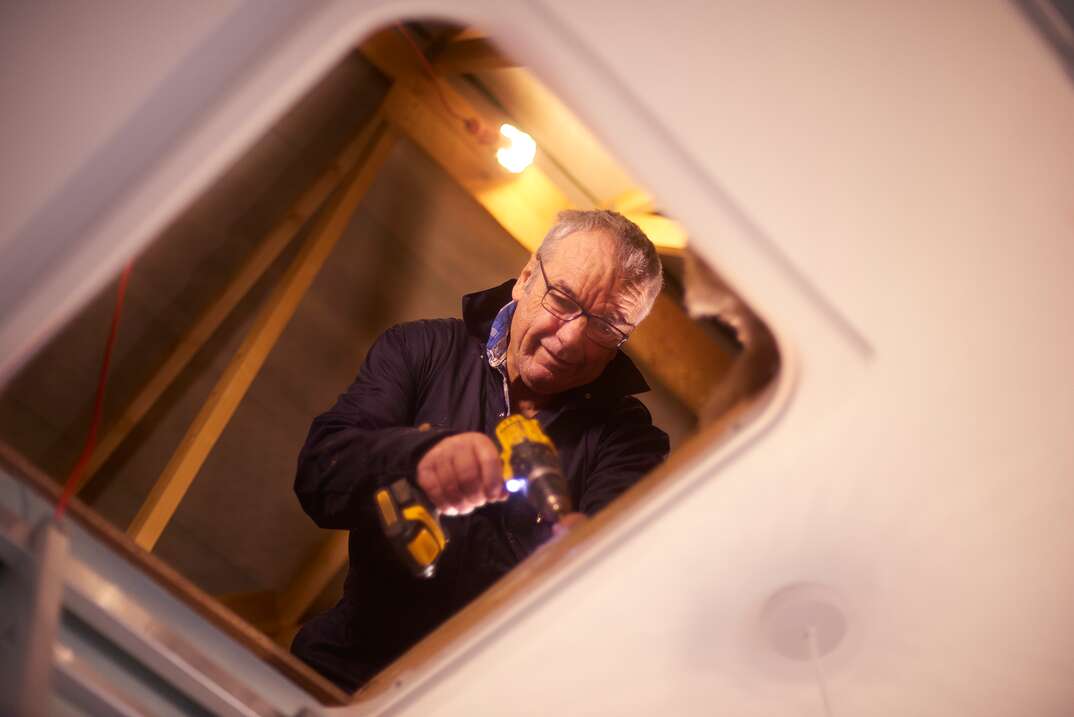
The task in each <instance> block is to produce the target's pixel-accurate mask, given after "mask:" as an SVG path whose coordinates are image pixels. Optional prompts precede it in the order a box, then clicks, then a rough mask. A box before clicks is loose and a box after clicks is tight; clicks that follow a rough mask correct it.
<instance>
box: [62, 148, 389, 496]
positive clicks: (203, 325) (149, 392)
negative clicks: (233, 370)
mask: <svg viewBox="0 0 1074 717" xmlns="http://www.w3.org/2000/svg"><path fill="white" fill-rule="evenodd" d="M368 143H369V137H368V136H367V135H359V136H357V137H355V139H354V140H353V141H352V142H351V143H350V144H348V145H347V146H346V147H345V148H344V149H343V151H342V152H341V153H340V155H339V157H338V158H337V159H336V161H334V162H333V163H332V164H331V165H329V166H328V167H327V168H326V169H325V171H324V172H322V173H321V175H320V176H319V177H317V179H316V180H314V182H313V183H312V184H311V185H310V186H309V188H307V189H306V190H305V191H304V192H303V193H302V194H301V195H300V196H299V197H298V199H296V200H295V202H294V203H293V204H292V205H291V207H290V209H289V210H288V211H287V212H286V214H284V216H283V218H282V219H280V220H279V221H278V222H277V223H276V225H275V226H273V228H272V229H271V230H269V232H268V234H266V235H265V238H264V239H263V240H262V241H261V242H260V244H258V246H257V248H256V249H255V250H254V251H253V253H252V254H251V255H250V256H249V258H247V259H246V261H245V262H244V263H243V264H242V266H241V267H240V268H239V270H238V272H236V274H235V276H233V277H232V278H231V280H230V281H229V282H228V284H227V286H226V287H224V290H223V291H222V292H220V294H219V295H218V296H217V297H216V298H215V299H214V300H213V302H212V303H211V304H209V306H207V307H206V308H205V309H204V310H203V311H202V312H201V314H200V315H199V316H198V317H197V319H195V321H194V323H193V324H192V325H191V326H190V328H189V329H187V331H186V333H184V334H183V336H182V337H181V338H180V339H179V342H178V343H177V344H176V346H175V348H174V349H173V350H172V352H171V354H169V356H168V357H167V358H166V359H165V360H164V362H163V363H161V364H160V366H159V367H158V368H157V370H156V371H155V372H154V373H153V375H152V376H151V377H150V378H149V380H148V381H147V382H146V383H145V384H144V385H143V386H142V387H141V388H140V389H139V390H138V393H137V394H135V396H134V398H133V399H131V401H130V402H129V403H128V404H127V405H126V406H125V407H124V408H123V411H122V412H121V413H120V415H119V419H118V420H116V421H115V423H113V424H111V425H110V426H109V427H108V429H107V431H106V432H105V434H104V435H103V436H102V437H101V440H100V442H99V443H98V444H97V447H96V449H95V450H94V452H93V457H92V458H91V460H90V463H89V467H88V468H87V470H86V472H85V474H84V475H83V476H82V478H81V479H80V481H79V484H78V486H77V487H76V490H78V489H81V488H82V486H84V485H85V484H86V483H87V482H88V481H89V480H90V479H91V478H92V477H93V476H94V475H95V474H96V473H97V472H98V471H99V470H100V469H101V467H102V466H103V465H104V464H105V463H106V462H107V461H108V459H109V458H110V457H111V456H112V455H113V454H114V453H115V451H116V450H117V449H118V448H119V447H120V446H121V445H123V442H124V441H125V440H126V439H127V437H128V436H129V435H130V434H131V432H132V431H133V430H134V428H135V427H136V426H137V425H138V424H139V423H140V422H141V421H142V419H143V418H145V416H146V414H148V413H149V411H150V410H151V409H152V408H153V406H154V405H155V404H156V402H157V401H158V400H160V397H161V396H163V395H164V392H165V391H167V390H168V388H169V387H170V386H171V385H172V383H174V382H175V380H176V379H177V378H178V377H179V376H180V375H181V374H182V372H183V370H184V369H185V368H186V367H187V365H189V363H190V361H191V360H192V359H193V358H194V356H196V355H197V353H198V351H199V350H201V347H202V346H203V345H204V344H205V342H206V341H208V340H209V338H210V337H211V336H212V335H213V333H215V332H216V330H217V329H218V328H219V327H220V325H221V324H223V322H224V320H225V319H226V318H227V317H228V316H229V315H230V314H231V312H232V311H233V310H234V309H235V307H236V306H238V304H239V302H240V301H242V298H243V297H244V296H246V294H247V293H249V291H250V289H251V288H252V287H253V286H254V284H256V283H257V281H258V280H259V279H260V278H261V277H262V276H263V275H264V273H265V271H266V270H268V268H269V267H270V266H271V265H272V263H273V262H274V261H275V260H276V259H277V257H279V255H280V253H281V252H282V251H283V250H284V249H285V248H286V247H287V245H288V244H290V243H291V241H292V240H293V239H294V237H295V235H296V234H297V233H298V231H299V229H301V228H302V227H303V226H304V225H305V223H306V222H307V221H309V219H310V218H311V217H312V216H313V215H314V213H315V212H316V211H317V209H319V208H320V206H321V205H322V204H323V203H324V201H325V200H326V199H327V198H328V196H329V195H330V194H331V193H332V191H333V190H334V189H335V188H336V187H338V186H339V183H340V180H341V179H342V178H343V177H344V176H345V175H346V174H347V173H348V172H350V171H351V170H352V169H354V167H355V165H356V164H357V162H358V161H359V159H361V157H362V156H363V152H364V151H365V150H366V149H367V148H368Z"/></svg>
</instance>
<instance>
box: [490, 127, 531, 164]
mask: <svg viewBox="0 0 1074 717" xmlns="http://www.w3.org/2000/svg"><path fill="white" fill-rule="evenodd" d="M500 134H501V135H503V136H504V137H505V138H507V141H508V144H507V146H505V147H500V148H499V149H498V150H496V159H497V160H499V162H500V164H502V165H503V166H504V169H506V170H507V171H509V172H514V173H515V174H518V173H519V172H521V171H522V170H524V169H525V168H526V167H528V166H530V165H531V164H533V158H534V157H535V156H536V154H537V143H536V142H534V141H533V137H530V136H529V135H528V134H526V133H525V132H523V131H522V130H520V129H518V128H517V127H514V126H512V125H509V124H506V123H505V124H502V125H500Z"/></svg>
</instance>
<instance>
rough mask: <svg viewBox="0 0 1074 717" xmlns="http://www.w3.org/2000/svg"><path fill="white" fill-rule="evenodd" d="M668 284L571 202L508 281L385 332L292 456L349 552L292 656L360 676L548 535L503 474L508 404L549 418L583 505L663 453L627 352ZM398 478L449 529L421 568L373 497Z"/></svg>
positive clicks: (629, 233) (333, 673)
mask: <svg viewBox="0 0 1074 717" xmlns="http://www.w3.org/2000/svg"><path fill="white" fill-rule="evenodd" d="M661 285H662V273H661V266H660V260H659V258H658V256H657V254H656V251H655V249H654V248H653V245H652V243H651V242H650V241H649V240H648V238H647V237H646V236H645V235H644V234H643V233H642V232H641V230H640V229H639V228H638V227H637V226H636V225H634V224H633V223H632V222H630V221H628V220H627V219H625V218H624V217H622V216H621V215H619V214H616V213H614V212H607V211H592V212H582V211H569V212H563V213H562V214H560V216H559V218H558V221H557V223H556V225H555V226H553V227H552V229H551V230H550V231H549V233H548V235H547V236H546V237H545V239H544V242H543V243H542V244H541V247H540V248H539V249H538V250H537V252H536V253H535V254H534V256H533V257H532V258H531V259H530V260H529V262H528V263H527V264H526V266H525V267H524V268H523V269H522V273H521V274H520V275H519V277H518V280H517V282H516V281H514V280H512V281H509V282H507V283H505V284H503V285H501V286H499V287H497V288H495V289H491V290H489V291H484V292H479V293H476V294H470V295H468V296H466V297H465V298H464V299H463V319H462V320H461V321H460V320H457V319H441V320H433V321H416V322H412V323H408V324H402V325H399V326H395V327H393V328H391V329H389V330H388V331H386V332H385V333H384V334H383V335H381V337H380V338H379V339H378V340H377V341H376V343H375V344H374V345H373V347H372V348H370V350H369V353H368V354H367V356H366V359H365V363H364V364H363V366H362V369H361V371H360V372H359V375H358V378H357V379H356V380H355V382H354V384H353V385H352V386H351V387H350V388H349V389H348V391H347V392H346V393H345V394H343V396H341V397H340V399H339V401H338V402H337V403H336V405H335V406H334V407H333V408H332V409H331V410H330V411H328V412H327V413H325V414H323V415H321V416H320V417H318V418H317V419H316V420H315V421H314V422H313V426H312V428H311V429H310V434H309V438H308V439H307V441H306V445H305V446H304V447H303V449H302V452H301V454H300V456H299V464H298V475H297V478H296V480H295V492H296V493H297V494H298V498H299V500H300V501H301V503H302V506H303V508H304V509H305V511H306V512H307V513H308V514H309V515H310V516H311V517H312V518H313V519H314V521H316V523H317V524H318V525H320V526H321V527H322V528H336V529H345V530H350V543H349V550H350V569H349V572H348V575H347V581H346V584H345V587H344V591H343V598H342V599H341V600H340V602H339V604H337V605H336V607H335V608H333V609H332V610H331V611H329V612H328V613H326V614H325V615H321V616H319V617H317V618H314V619H313V620H311V621H310V622H308V623H307V624H306V625H305V626H304V627H303V628H302V630H301V631H300V632H299V633H298V635H297V636H296V638H295V642H294V644H293V645H292V650H293V651H294V652H295V654H296V655H298V656H299V657H301V658H302V659H303V660H305V661H306V662H307V663H309V664H310V665H312V666H313V667H314V668H316V669H317V670H319V671H320V672H321V673H322V674H324V675H325V676H327V677H328V678H329V679H331V680H333V681H334V682H336V683H337V684H339V685H340V686H341V687H343V688H344V689H346V690H348V691H351V690H354V689H355V688H357V687H358V686H359V685H361V684H362V683H363V682H365V681H366V680H368V679H369V678H370V677H372V676H373V675H374V674H375V673H376V672H378V671H379V670H380V669H382V668H383V667H384V666H385V665H387V664H388V663H389V662H391V661H392V660H394V659H395V658H396V657H397V656H399V655H400V654H401V653H402V652H403V651H405V650H406V649H407V648H408V647H409V646H410V645H411V644H413V643H414V642H416V641H417V640H419V639H421V637H423V636H424V635H425V634H426V633H428V632H429V631H430V630H432V629H433V628H435V627H436V626H437V625H438V624H440V623H441V622H443V621H444V620H445V619H446V618H447V617H449V616H450V615H451V614H452V613H454V612H455V611H457V610H458V609H459V608H461V607H462V606H463V605H465V604H466V603H467V602H469V601H470V600H471V599H472V598H474V597H475V596H477V595H478V594H479V593H480V592H481V591H483V590H484V589H485V588H486V587H488V586H489V585H490V584H492V583H493V582H494V581H495V580H496V579H497V578H499V577H501V576H502V575H503V574H505V573H506V572H507V571H508V570H510V569H511V568H512V567H513V566H515V565H516V564H517V563H518V562H519V561H521V560H522V559H523V558H525V557H526V556H527V555H528V554H529V553H531V552H532V551H533V550H535V549H536V548H537V547H538V546H539V545H540V544H541V543H542V542H544V541H545V540H547V539H548V538H549V537H550V534H551V529H550V528H549V526H548V525H547V524H541V523H539V522H538V521H537V516H536V513H535V512H534V510H533V509H532V508H531V507H530V505H529V504H528V503H527V502H526V501H525V500H524V499H523V498H521V497H520V496H511V497H508V495H507V493H506V492H505V490H504V486H503V478H502V468H501V465H500V458H499V453H498V451H497V449H496V446H495V444H494V443H493V441H492V439H491V438H490V437H489V436H491V435H493V431H494V428H495V426H496V424H497V423H498V422H499V421H500V419H501V418H502V417H503V416H505V415H507V414H508V413H509V412H510V413H522V414H525V415H526V416H529V417H536V418H537V420H538V421H539V422H540V423H541V426H542V428H543V429H544V431H545V432H546V433H547V434H548V436H549V437H550V438H551V439H552V441H553V442H554V443H555V444H556V447H557V449H558V452H559V457H560V461H561V463H562V465H563V469H564V473H565V475H566V477H567V480H568V482H569V485H570V491H571V499H572V504H573V505H574V506H575V509H576V510H578V511H580V512H581V513H582V514H585V515H592V514H593V513H595V512H596V511H598V510H600V509H601V508H603V507H604V506H605V505H607V504H608V503H609V502H610V501H611V500H612V499H613V498H615V497H616V496H618V495H619V494H620V493H622V492H623V491H624V490H626V489H627V488H629V487H630V486H631V485H633V484H634V483H635V482H636V481H637V480H638V479H639V478H640V477H641V476H643V475H644V474H645V473H647V472H648V471H649V470H650V469H651V468H653V467H654V466H656V465H657V464H658V463H660V462H661V461H662V460H663V459H664V457H665V456H666V455H667V452H668V438H667V435H666V434H665V433H664V432H663V431H661V430H660V429H658V428H656V427H654V426H653V425H652V419H651V417H650V415H649V412H648V411H647V410H646V409H645V407H644V406H643V405H642V404H641V402H640V401H638V400H637V399H636V398H634V397H633V394H636V393H641V392H643V391H646V390H648V386H647V385H646V384H645V381H644V379H643V378H642V376H641V374H640V373H639V372H638V370H637V369H636V368H635V367H634V365H633V364H632V363H631V362H630V360H629V359H628V358H627V357H626V356H625V355H624V354H622V353H621V352H620V351H619V347H620V346H621V345H622V343H623V342H624V341H626V340H627V338H628V337H629V336H630V333H631V332H632V331H633V330H634V327H635V326H637V324H638V323H639V322H640V321H641V320H642V319H643V318H644V317H645V316H646V314H648V312H649V310H650V308H652V304H653V302H654V301H655V299H656V296H657V294H659V292H660V288H661ZM399 478H407V479H409V480H411V481H413V482H414V483H415V484H416V485H418V486H420V487H421V489H422V490H423V491H425V494H426V495H427V496H428V497H429V499H430V501H431V502H432V503H433V504H434V505H435V506H436V507H437V508H438V509H439V510H440V511H441V516H442V522H443V525H444V529H445V531H446V532H447V534H448V537H449V541H450V542H449V543H448V546H447V549H446V550H445V551H444V553H443V555H441V557H440V560H439V563H438V565H437V571H436V575H435V577H434V578H432V579H429V580H421V579H418V578H414V577H412V576H411V575H410V573H409V571H408V570H407V568H406V567H405V566H404V565H403V564H402V563H401V561H400V560H399V559H398V558H397V557H396V555H395V554H394V553H393V552H392V550H391V548H390V546H389V545H388V544H387V541H386V540H385V538H384V536H383V534H382V532H381V528H380V524H379V522H378V519H377V516H376V513H375V506H374V500H373V493H374V491H375V490H376V488H378V487H382V486H386V485H389V484H390V483H392V482H394V481H396V480H398V479H399Z"/></svg>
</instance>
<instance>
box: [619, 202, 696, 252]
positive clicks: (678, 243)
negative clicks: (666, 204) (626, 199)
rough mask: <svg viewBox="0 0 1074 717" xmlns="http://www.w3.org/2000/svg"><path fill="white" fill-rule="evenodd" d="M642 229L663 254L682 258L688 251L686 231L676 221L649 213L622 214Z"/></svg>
mask: <svg viewBox="0 0 1074 717" xmlns="http://www.w3.org/2000/svg"><path fill="white" fill-rule="evenodd" d="M622 214H623V216H625V217H626V218H627V219H629V220H630V221H632V222H634V223H635V224H637V225H638V227H640V228H641V230H642V231H643V232H645V235H646V236H647V237H649V239H650V241H652V243H653V244H654V245H655V246H656V249H657V251H659V252H660V253H661V254H673V255H675V256H682V253H683V251H684V250H685V249H686V230H685V229H683V227H682V225H681V224H679V223H678V222H677V221H675V220H674V219H668V218H667V217H664V216H661V215H659V214H651V213H649V212H622Z"/></svg>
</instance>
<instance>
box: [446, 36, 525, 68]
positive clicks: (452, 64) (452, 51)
mask: <svg viewBox="0 0 1074 717" xmlns="http://www.w3.org/2000/svg"><path fill="white" fill-rule="evenodd" d="M433 67H435V68H436V69H437V70H438V71H440V72H443V73H444V74H447V75H463V74H467V73H471V72H482V71H484V70H502V69H503V68H505V67H518V63H517V62H515V61H514V60H512V59H511V58H510V57H507V56H506V55H504V54H503V53H502V52H500V51H499V50H498V49H497V48H496V46H495V45H493V44H492V43H490V42H489V41H488V40H485V39H482V38H473V39H469V40H457V41H455V42H452V43H450V44H449V45H448V46H447V47H445V48H444V50H443V51H442V52H441V53H440V54H438V55H437V56H436V58H435V59H434V60H433Z"/></svg>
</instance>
